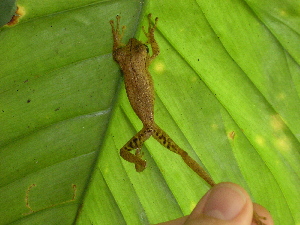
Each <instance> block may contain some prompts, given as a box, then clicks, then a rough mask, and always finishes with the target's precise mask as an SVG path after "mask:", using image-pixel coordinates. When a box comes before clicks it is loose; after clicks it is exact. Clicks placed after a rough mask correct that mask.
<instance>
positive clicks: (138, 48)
mask: <svg viewBox="0 0 300 225" xmlns="http://www.w3.org/2000/svg"><path fill="white" fill-rule="evenodd" d="M128 45H129V46H130V52H131V53H134V54H142V55H147V54H148V53H149V48H148V46H147V45H145V44H143V43H142V42H140V41H139V40H137V39H135V38H130V39H129V42H128Z"/></svg>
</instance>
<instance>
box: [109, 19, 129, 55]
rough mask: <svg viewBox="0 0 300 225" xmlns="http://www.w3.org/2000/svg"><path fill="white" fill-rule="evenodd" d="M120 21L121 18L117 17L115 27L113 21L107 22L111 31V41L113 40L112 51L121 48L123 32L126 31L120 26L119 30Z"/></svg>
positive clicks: (124, 27)
mask: <svg viewBox="0 0 300 225" xmlns="http://www.w3.org/2000/svg"><path fill="white" fill-rule="evenodd" d="M120 19H121V17H120V16H119V15H117V16H116V20H117V25H116V27H115V23H114V21H113V20H111V21H109V23H110V25H111V31H112V34H113V40H114V45H113V51H115V50H116V49H118V48H119V47H120V46H123V45H124V44H122V38H123V36H124V30H125V29H126V26H122V29H121V30H120Z"/></svg>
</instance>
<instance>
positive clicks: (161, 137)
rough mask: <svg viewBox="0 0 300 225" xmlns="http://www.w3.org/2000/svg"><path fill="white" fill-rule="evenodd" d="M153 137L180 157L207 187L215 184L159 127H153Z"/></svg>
mask: <svg viewBox="0 0 300 225" xmlns="http://www.w3.org/2000/svg"><path fill="white" fill-rule="evenodd" d="M153 137H154V138H155V139H156V140H157V141H158V142H159V143H160V144H161V145H163V146H164V147H166V148H167V149H169V150H170V151H172V152H174V153H176V154H178V155H180V156H181V158H182V159H183V161H184V162H185V163H186V164H187V165H188V166H189V167H190V168H191V169H192V170H193V171H194V172H196V173H197V174H198V175H199V176H200V177H201V178H202V179H204V180H205V181H206V182H207V183H208V184H209V185H211V186H214V185H215V182H214V181H213V180H212V178H211V177H210V175H209V174H208V173H207V172H206V171H205V170H204V169H203V168H202V167H201V166H200V165H199V164H198V163H197V162H196V161H195V160H194V159H193V158H191V157H190V156H189V155H188V153H187V152H186V151H184V150H183V149H182V148H180V147H179V146H178V145H177V144H176V143H175V142H174V141H173V140H172V139H171V138H170V136H169V135H168V134H167V133H166V132H164V131H163V130H162V129H161V128H160V127H159V126H157V125H155V128H154V131H153Z"/></svg>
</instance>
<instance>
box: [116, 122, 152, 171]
mask: <svg viewBox="0 0 300 225" xmlns="http://www.w3.org/2000/svg"><path fill="white" fill-rule="evenodd" d="M152 132H153V129H151V128H145V127H144V128H143V129H142V130H141V131H140V132H138V133H137V134H136V135H134V136H133V137H132V138H131V139H130V140H129V141H128V142H127V143H126V144H125V145H124V147H123V148H121V150H120V155H121V156H122V158H123V159H125V160H126V161H128V162H131V163H134V164H135V170H136V171H137V172H142V171H143V170H144V169H145V168H146V160H143V159H142V157H143V153H142V152H141V148H142V145H143V143H144V142H145V141H146V140H147V139H148V138H149V137H150V136H151V135H152ZM132 150H136V152H135V154H132V153H131V152H130V151H132Z"/></svg>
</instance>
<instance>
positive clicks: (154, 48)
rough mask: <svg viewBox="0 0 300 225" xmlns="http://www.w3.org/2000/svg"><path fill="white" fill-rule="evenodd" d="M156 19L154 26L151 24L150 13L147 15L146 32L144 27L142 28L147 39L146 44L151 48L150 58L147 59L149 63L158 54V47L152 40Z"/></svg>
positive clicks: (153, 39)
mask: <svg viewBox="0 0 300 225" xmlns="http://www.w3.org/2000/svg"><path fill="white" fill-rule="evenodd" d="M157 21H158V17H156V18H155V23H154V25H152V24H151V13H149V14H148V32H146V30H145V27H144V26H143V27H142V29H143V32H144V34H145V35H146V37H147V39H148V40H147V43H149V44H151V48H152V56H151V57H150V58H149V60H150V61H152V60H153V59H154V58H155V57H156V56H158V54H159V46H158V44H157V42H156V40H155V38H154V31H155V29H156V25H157Z"/></svg>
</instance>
